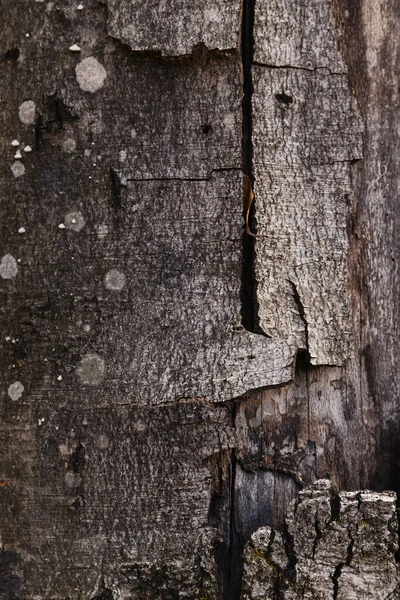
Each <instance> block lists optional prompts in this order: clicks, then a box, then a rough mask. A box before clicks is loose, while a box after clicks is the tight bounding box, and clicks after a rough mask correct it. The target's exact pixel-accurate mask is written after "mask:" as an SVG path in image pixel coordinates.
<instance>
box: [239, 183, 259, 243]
mask: <svg viewBox="0 0 400 600" xmlns="http://www.w3.org/2000/svg"><path fill="white" fill-rule="evenodd" d="M253 200H254V194H253V190H252V187H251V179H250V177H249V176H248V175H246V173H243V204H244V218H245V223H246V233H247V234H248V235H251V236H252V237H254V238H260V237H262V236H261V235H257V234H255V233H252V231H251V230H250V225H249V215H250V208H251V203H252V202H253Z"/></svg>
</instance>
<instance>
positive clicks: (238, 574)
mask: <svg viewBox="0 0 400 600" xmlns="http://www.w3.org/2000/svg"><path fill="white" fill-rule="evenodd" d="M232 420H233V424H234V425H235V422H236V404H234V405H233V409H232ZM236 468H237V457H236V451H235V449H233V450H232V455H231V472H230V503H229V508H230V510H229V553H228V569H227V580H226V584H225V585H224V590H223V596H222V600H239V599H240V596H241V591H242V574H243V543H242V541H241V539H240V535H239V532H238V531H237V527H236V502H235V499H236V498H235V496H236Z"/></svg>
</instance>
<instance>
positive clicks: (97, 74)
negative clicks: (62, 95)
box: [75, 56, 107, 94]
mask: <svg viewBox="0 0 400 600" xmlns="http://www.w3.org/2000/svg"><path fill="white" fill-rule="evenodd" d="M75 72H76V80H77V82H78V84H79V87H80V88H81V90H83V91H84V92H91V93H92V94H93V93H94V92H97V90H99V89H100V88H102V87H103V85H104V82H105V80H106V78H107V71H106V70H105V68H104V67H103V65H102V64H101V63H99V61H98V60H97V59H96V58H95V57H94V56H89V57H88V58H85V59H84V60H82V61H81V62H80V63H78V64H77V65H76V67H75Z"/></svg>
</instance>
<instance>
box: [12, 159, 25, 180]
mask: <svg viewBox="0 0 400 600" xmlns="http://www.w3.org/2000/svg"><path fill="white" fill-rule="evenodd" d="M10 169H11V172H12V174H13V175H14V177H22V175H24V174H25V167H24V165H23V164H22V163H20V162H17V161H15V163H13V164H12V165H11V167H10Z"/></svg>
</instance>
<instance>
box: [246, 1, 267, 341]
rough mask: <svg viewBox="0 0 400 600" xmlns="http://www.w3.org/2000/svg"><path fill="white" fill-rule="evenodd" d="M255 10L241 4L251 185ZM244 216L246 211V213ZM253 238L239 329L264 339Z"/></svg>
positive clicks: (251, 3) (249, 237)
mask: <svg viewBox="0 0 400 600" xmlns="http://www.w3.org/2000/svg"><path fill="white" fill-rule="evenodd" d="M254 7H255V0H243V6H242V40H241V41H242V44H241V46H242V69H243V102H242V109H243V132H242V169H243V173H244V174H245V175H247V176H248V177H249V178H250V181H251V185H252V186H253V183H254V175H253V141H252V129H253V124H252V95H253V81H252V72H251V67H252V64H253V52H254V38H253V27H254ZM245 212H246V209H245ZM249 225H250V229H251V230H252V231H255V225H256V223H255V217H254V201H253V202H252V203H251V206H250V212H249ZM254 263H255V238H254V237H253V236H252V235H248V233H247V232H246V231H244V232H243V258H242V287H241V301H242V311H241V314H242V325H243V327H244V328H245V329H247V330H248V331H251V332H252V333H258V334H261V335H265V333H264V332H263V330H262V329H261V327H260V318H259V314H258V302H257V280H256V276H255V268H254Z"/></svg>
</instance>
